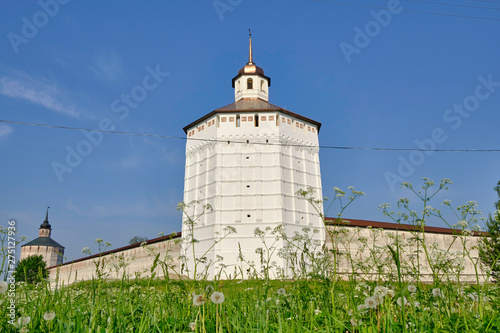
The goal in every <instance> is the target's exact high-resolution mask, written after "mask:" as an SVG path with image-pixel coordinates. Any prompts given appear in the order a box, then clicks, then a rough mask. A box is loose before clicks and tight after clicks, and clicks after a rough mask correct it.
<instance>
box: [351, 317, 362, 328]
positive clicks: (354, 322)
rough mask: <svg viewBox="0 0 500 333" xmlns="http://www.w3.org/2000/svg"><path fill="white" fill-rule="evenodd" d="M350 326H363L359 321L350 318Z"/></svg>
mask: <svg viewBox="0 0 500 333" xmlns="http://www.w3.org/2000/svg"><path fill="white" fill-rule="evenodd" d="M351 325H352V326H360V325H363V321H362V320H361V319H359V320H356V319H354V318H351Z"/></svg>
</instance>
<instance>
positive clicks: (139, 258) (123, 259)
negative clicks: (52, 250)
mask: <svg viewBox="0 0 500 333" xmlns="http://www.w3.org/2000/svg"><path fill="white" fill-rule="evenodd" d="M179 241H180V237H178V236H177V237H176V238H171V237H169V236H167V237H161V238H157V239H154V240H151V241H150V244H147V245H145V246H141V245H138V244H137V245H131V246H126V247H123V248H119V249H116V250H112V251H106V252H104V253H102V254H101V255H92V256H90V257H86V258H82V259H78V260H74V261H71V262H68V263H64V264H63V265H60V266H53V267H50V268H49V276H50V279H51V281H53V282H54V283H56V282H57V285H69V284H72V283H75V282H77V281H87V280H92V278H98V276H99V275H101V276H103V277H106V278H109V279H121V278H122V277H123V274H124V273H125V275H126V276H127V277H129V278H131V279H134V278H138V277H140V278H145V277H150V276H151V274H152V272H151V268H152V267H153V263H154V260H155V258H156V256H157V255H158V254H159V260H158V265H157V267H156V268H155V269H154V271H153V272H154V273H155V277H159V278H163V277H164V276H165V274H164V270H165V271H166V270H167V266H166V265H168V272H169V274H170V276H171V277H172V278H177V277H178V275H177V274H176V273H175V271H177V272H178V269H179V267H180V263H179V256H180V253H181V251H180V249H181V246H180V244H179ZM98 263H99V265H102V266H100V267H103V268H101V269H100V270H99V272H98V271H97V270H96V265H97V264H98ZM162 263H165V264H166V265H163V264H162ZM172 267H174V268H172ZM174 270H175V271H174Z"/></svg>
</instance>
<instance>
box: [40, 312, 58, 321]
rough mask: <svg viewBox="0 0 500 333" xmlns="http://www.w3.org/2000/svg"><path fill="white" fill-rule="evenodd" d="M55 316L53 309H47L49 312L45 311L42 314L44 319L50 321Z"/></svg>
mask: <svg viewBox="0 0 500 333" xmlns="http://www.w3.org/2000/svg"><path fill="white" fill-rule="evenodd" d="M55 317H56V314H55V312H54V311H49V312H45V313H44V314H43V319H45V320H46V321H51V320H53V319H54V318H55Z"/></svg>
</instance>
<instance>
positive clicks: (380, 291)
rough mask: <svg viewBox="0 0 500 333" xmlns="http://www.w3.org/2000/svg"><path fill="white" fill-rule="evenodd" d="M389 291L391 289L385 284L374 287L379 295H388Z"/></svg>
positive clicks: (375, 292)
mask: <svg viewBox="0 0 500 333" xmlns="http://www.w3.org/2000/svg"><path fill="white" fill-rule="evenodd" d="M388 291H389V289H387V287H384V286H376V287H375V289H373V293H374V294H375V295H377V296H386V295H387V292H388Z"/></svg>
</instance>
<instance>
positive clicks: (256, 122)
mask: <svg viewBox="0 0 500 333" xmlns="http://www.w3.org/2000/svg"><path fill="white" fill-rule="evenodd" d="M255 127H259V115H258V114H256V115H255Z"/></svg>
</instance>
